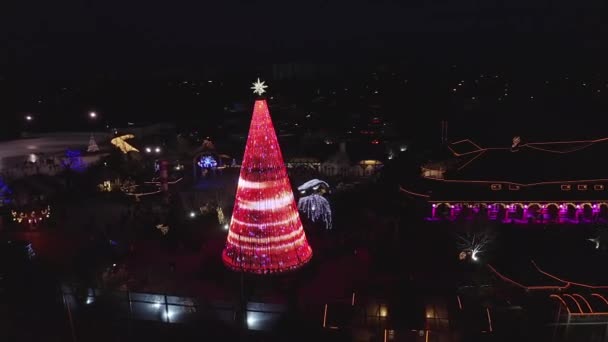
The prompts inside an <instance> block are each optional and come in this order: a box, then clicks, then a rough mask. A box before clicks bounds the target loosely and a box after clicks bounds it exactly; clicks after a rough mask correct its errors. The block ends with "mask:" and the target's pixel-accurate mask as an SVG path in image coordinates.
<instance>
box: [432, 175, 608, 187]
mask: <svg viewBox="0 0 608 342" xmlns="http://www.w3.org/2000/svg"><path fill="white" fill-rule="evenodd" d="M424 179H428V180H434V181H440V182H446V183H472V184H496V183H502V184H510V185H518V186H523V187H528V186H537V185H551V184H564V183H582V182H587V183H593V182H608V178H597V179H579V180H559V181H547V182H536V183H527V184H526V183H515V182H509V181H501V180H467V179H437V178H432V177H424Z"/></svg>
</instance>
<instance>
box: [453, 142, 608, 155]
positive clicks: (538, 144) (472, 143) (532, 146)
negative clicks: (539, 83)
mask: <svg viewBox="0 0 608 342" xmlns="http://www.w3.org/2000/svg"><path fill="white" fill-rule="evenodd" d="M604 141H608V137H605V138H600V139H591V140H570V141H543V142H536V143H525V144H521V145H519V147H530V148H533V149H537V150H540V151H544V152H550V153H559V154H566V153H572V152H576V151H580V150H582V149H585V148H587V147H589V146H591V145H593V144H596V143H600V142H604ZM465 142H468V143H469V144H471V145H473V146H475V147H476V148H477V149H476V150H472V151H469V152H463V153H458V152H456V151H454V149H453V148H452V147H450V146H449V145H448V148H449V149H450V151H452V153H453V154H454V156H456V157H461V156H466V155H469V154H473V153H478V152H482V151H483V152H485V151H489V150H507V151H509V150H511V147H485V148H484V147H481V146H479V145H477V144H476V143H475V142H473V141H472V140H471V139H463V140H459V141H456V142H453V143H451V144H450V145H452V146H454V145H458V144H462V143H465ZM557 144H586V145H584V146H582V147H577V148H574V149H571V150H568V151H558V150H551V149H546V148H541V147H538V146H543V145H557Z"/></svg>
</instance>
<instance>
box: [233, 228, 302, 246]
mask: <svg viewBox="0 0 608 342" xmlns="http://www.w3.org/2000/svg"><path fill="white" fill-rule="evenodd" d="M299 234H303V231H302V227H301V226H300V227H298V228H297V230H294V231H293V232H291V233H289V234H286V235H282V236H271V237H267V238H261V237H251V236H244V235H240V234H237V233H235V232H233V231H232V230H231V231H230V232H228V238H232V239H234V241H236V242H238V241H241V242H247V243H257V244H266V243H268V242H283V241H288V240H291V239H293V238H295V237H296V236H298V235H299Z"/></svg>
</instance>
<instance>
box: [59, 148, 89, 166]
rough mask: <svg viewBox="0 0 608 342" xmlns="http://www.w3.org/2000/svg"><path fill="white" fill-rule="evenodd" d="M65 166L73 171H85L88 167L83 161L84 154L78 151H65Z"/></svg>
mask: <svg viewBox="0 0 608 342" xmlns="http://www.w3.org/2000/svg"><path fill="white" fill-rule="evenodd" d="M62 162H63V166H64V167H65V168H67V169H70V170H73V171H84V170H85V169H86V165H85V163H84V161H82V152H80V151H77V150H67V151H65V158H64V159H63V161H62Z"/></svg>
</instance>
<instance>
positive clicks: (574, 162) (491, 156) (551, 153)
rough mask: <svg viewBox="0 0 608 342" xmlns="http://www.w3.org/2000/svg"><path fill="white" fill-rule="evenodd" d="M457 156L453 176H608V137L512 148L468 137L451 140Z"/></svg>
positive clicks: (524, 179) (531, 179) (517, 179)
mask: <svg viewBox="0 0 608 342" xmlns="http://www.w3.org/2000/svg"><path fill="white" fill-rule="evenodd" d="M448 147H449V149H450V150H451V152H452V153H453V155H454V156H455V157H456V158H457V159H458V164H457V166H456V167H455V168H454V169H453V170H451V171H449V172H448V173H447V174H446V178H447V179H450V180H479V181H493V182H512V183H518V184H530V183H539V182H552V181H566V180H570V181H572V180H592V179H601V178H608V177H607V175H608V164H606V163H603V162H601V158H602V157H601V156H603V155H606V154H607V153H608V138H602V139H595V140H580V141H553V142H536V143H524V144H521V145H518V146H516V148H512V147H511V146H505V147H489V148H488V147H482V146H480V145H478V144H476V143H474V142H473V141H471V140H469V139H466V140H461V141H457V142H454V143H452V144H450V145H449V146H448Z"/></svg>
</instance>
